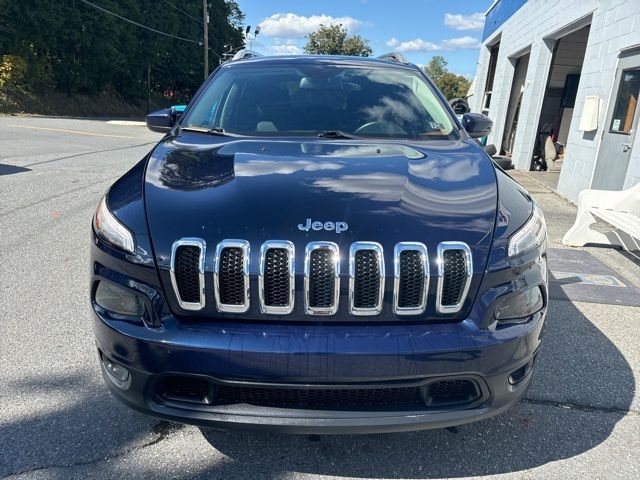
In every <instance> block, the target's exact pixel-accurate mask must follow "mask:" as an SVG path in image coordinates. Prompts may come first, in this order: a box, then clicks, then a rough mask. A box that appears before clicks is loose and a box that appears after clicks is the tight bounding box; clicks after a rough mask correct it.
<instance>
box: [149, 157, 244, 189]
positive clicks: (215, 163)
mask: <svg viewBox="0 0 640 480" xmlns="http://www.w3.org/2000/svg"><path fill="white" fill-rule="evenodd" d="M154 173H155V174H157V176H158V181H159V182H160V184H161V185H162V186H164V187H166V188H172V189H176V190H200V189H202V188H207V187H217V186H220V185H223V184H225V183H227V182H230V181H231V180H233V179H234V178H235V174H234V169H233V157H221V156H217V155H216V154H215V151H214V150H209V151H198V150H172V151H170V152H168V153H167V155H166V156H165V159H164V162H162V164H161V165H160V168H159V169H158V171H157V173H156V172H149V175H153V174H154Z"/></svg>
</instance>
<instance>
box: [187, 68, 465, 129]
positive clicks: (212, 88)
mask: <svg viewBox="0 0 640 480" xmlns="http://www.w3.org/2000/svg"><path fill="white" fill-rule="evenodd" d="M182 125H183V126H189V127H201V128H222V129H224V130H225V131H227V132H233V133H237V134H244V135H308V134H315V133H318V132H321V131H325V130H340V131H343V132H346V133H350V134H354V135H361V136H365V137H397V138H415V139H428V138H449V137H453V136H456V134H455V131H454V127H453V124H452V121H451V119H450V117H449V115H448V114H447V113H446V111H445V109H444V108H443V106H442V104H441V103H440V100H439V99H438V97H437V96H436V95H435V94H434V92H433V91H432V90H431V88H430V87H429V86H428V85H427V84H426V83H425V81H424V80H423V79H422V78H421V77H420V76H419V75H416V74H415V73H414V72H412V71H410V70H405V69H391V68H362V67H341V66H326V65H323V66H322V67H317V66H313V65H309V66H306V67H305V66H298V67H296V68H292V67H282V66H268V65H262V66H237V67H231V68H223V70H222V71H221V72H220V73H219V74H218V75H217V76H216V77H215V79H214V81H213V82H212V83H211V84H210V85H209V87H208V88H207V90H206V91H205V92H204V93H203V95H202V96H201V97H200V99H199V100H198V102H197V103H196V105H195V106H194V108H193V109H192V110H191V112H189V113H188V114H187V116H186V117H185V118H184V120H183V122H182Z"/></svg>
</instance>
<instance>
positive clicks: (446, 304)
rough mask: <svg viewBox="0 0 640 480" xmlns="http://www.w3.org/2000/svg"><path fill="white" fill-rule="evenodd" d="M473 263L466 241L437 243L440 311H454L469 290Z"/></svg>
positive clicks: (458, 308) (438, 302)
mask: <svg viewBox="0 0 640 480" xmlns="http://www.w3.org/2000/svg"><path fill="white" fill-rule="evenodd" d="M472 275H473V263H472V257H471V250H470V249H469V246H468V245H467V244H466V243H462V242H442V243H440V244H439V245H438V298H437V302H436V307H437V310H438V312H440V313H456V312H459V311H460V309H461V308H462V305H463V303H464V300H465V298H466V296H467V293H468V291H469V286H470V284H471V277H472Z"/></svg>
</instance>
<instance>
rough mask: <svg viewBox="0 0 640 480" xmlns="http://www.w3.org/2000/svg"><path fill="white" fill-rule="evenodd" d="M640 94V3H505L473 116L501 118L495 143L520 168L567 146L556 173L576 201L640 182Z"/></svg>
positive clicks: (561, 189)
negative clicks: (587, 193)
mask: <svg viewBox="0 0 640 480" xmlns="http://www.w3.org/2000/svg"><path fill="white" fill-rule="evenodd" d="M639 95H640V0H528V1H527V0H496V1H495V2H494V3H493V4H492V5H491V7H490V8H489V9H488V10H487V12H486V21H485V26H484V31H483V41H482V47H481V51H480V57H479V62H478V70H477V74H476V80H475V89H474V95H473V96H472V97H471V98H470V99H469V103H470V107H471V111H474V112H483V113H485V114H487V115H489V116H490V117H491V118H492V120H493V121H494V130H493V132H492V134H491V136H490V137H489V143H493V144H494V145H496V147H497V148H498V150H500V151H501V152H502V153H503V154H505V155H508V156H511V158H512V161H513V164H514V167H515V168H516V169H519V170H529V169H530V168H531V167H532V160H534V159H535V158H536V156H539V155H541V154H542V153H543V152H544V148H545V144H547V142H546V138H547V137H548V136H551V138H552V140H553V141H555V142H557V143H558V144H562V145H564V147H565V150H564V158H563V159H562V160H558V161H557V162H551V164H550V170H552V171H555V172H557V174H556V175H557V178H556V179H555V181H554V182H553V186H554V187H555V188H556V189H557V191H558V193H560V194H561V195H564V196H565V197H567V198H568V199H570V200H572V201H576V200H577V197H578V193H579V192H580V191H581V190H583V189H585V188H599V189H606V190H621V189H625V188H629V187H631V186H632V185H634V184H636V183H639V182H640V135H636V131H637V128H638V117H639V113H640V108H637V107H638V105H637V103H638V97H639ZM547 147H548V144H547ZM552 175H553V174H552ZM556 183H557V184H556Z"/></svg>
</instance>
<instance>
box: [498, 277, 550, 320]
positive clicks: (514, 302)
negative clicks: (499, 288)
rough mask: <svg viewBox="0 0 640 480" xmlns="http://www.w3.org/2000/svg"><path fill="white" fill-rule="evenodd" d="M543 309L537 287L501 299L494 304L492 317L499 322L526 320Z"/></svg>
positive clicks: (540, 294) (541, 298) (542, 299)
mask: <svg viewBox="0 0 640 480" xmlns="http://www.w3.org/2000/svg"><path fill="white" fill-rule="evenodd" d="M543 307H544V297H543V296H542V291H541V290H540V287H539V286H535V287H533V288H530V289H528V290H525V291H524V292H517V293H515V294H512V295H508V296H507V297H504V298H502V299H501V300H499V301H498V302H497V304H496V307H495V310H494V316H495V318H496V320H498V321H499V322H512V321H514V320H515V321H517V320H522V319H527V318H529V317H530V316H531V315H533V314H534V313H537V312H539V311H540V310H542V308H543Z"/></svg>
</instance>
